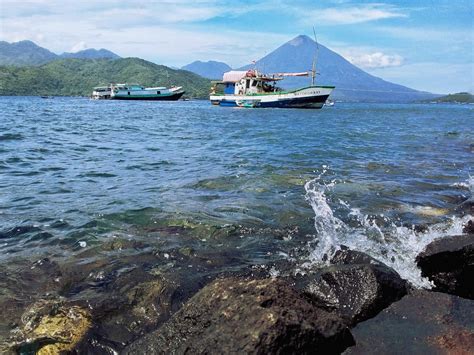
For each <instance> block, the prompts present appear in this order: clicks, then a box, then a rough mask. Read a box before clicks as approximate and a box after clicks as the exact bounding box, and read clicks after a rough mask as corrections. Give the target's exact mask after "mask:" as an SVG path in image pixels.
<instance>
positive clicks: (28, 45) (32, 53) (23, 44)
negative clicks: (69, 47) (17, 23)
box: [0, 41, 120, 66]
mask: <svg viewBox="0 0 474 355" xmlns="http://www.w3.org/2000/svg"><path fill="white" fill-rule="evenodd" d="M61 58H83V59H101V58H107V59H118V58H120V56H119V55H117V54H115V53H113V52H111V51H109V50H107V49H99V50H97V49H93V48H90V49H85V50H82V51H78V52H76V53H62V54H60V55H58V54H55V53H53V52H51V51H49V50H47V49H46V48H43V47H40V46H38V45H37V44H36V43H34V42H32V41H20V42H13V43H8V42H5V41H0V65H16V66H29V65H42V64H45V63H49V62H51V61H53V60H58V59H61Z"/></svg>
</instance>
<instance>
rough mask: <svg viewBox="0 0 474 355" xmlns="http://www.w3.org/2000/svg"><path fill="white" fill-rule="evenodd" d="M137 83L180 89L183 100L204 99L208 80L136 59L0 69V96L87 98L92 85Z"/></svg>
mask: <svg viewBox="0 0 474 355" xmlns="http://www.w3.org/2000/svg"><path fill="white" fill-rule="evenodd" d="M111 82H115V83H138V84H141V85H144V86H170V85H177V86H183V88H184V90H185V91H186V96H187V97H193V98H207V97H208V95H209V88H210V81H209V80H208V79H204V78H202V77H200V76H199V75H196V74H194V73H191V72H188V71H185V70H173V69H171V68H168V67H166V66H164V65H157V64H154V63H151V62H148V61H146V60H143V59H139V58H123V59H114V60H110V59H96V60H93V59H62V60H56V61H52V62H49V63H47V64H43V65H41V66H35V67H15V66H0V95H54V96H89V95H90V94H91V93H92V89H93V88H94V87H95V86H100V85H107V84H109V83H111Z"/></svg>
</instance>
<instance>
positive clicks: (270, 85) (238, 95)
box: [210, 70, 335, 108]
mask: <svg viewBox="0 0 474 355" xmlns="http://www.w3.org/2000/svg"><path fill="white" fill-rule="evenodd" d="M287 76H309V73H308V72H303V73H278V74H273V75H265V74H261V73H259V72H258V71H257V70H248V71H229V72H227V73H224V76H223V78H222V81H214V82H213V84H214V85H213V87H212V89H211V95H210V100H211V103H212V104H213V105H220V106H241V105H240V104H239V103H240V102H247V103H251V102H252V101H256V102H257V101H258V104H255V105H254V106H251V105H248V106H246V107H288V108H321V107H323V105H324V103H325V102H326V100H327V99H328V97H329V95H330V94H331V92H332V90H334V88H335V87H334V86H320V85H310V86H307V87H303V88H299V89H295V90H288V91H286V90H283V89H280V88H279V87H277V85H276V83H277V82H279V81H280V80H283V79H284V77H287ZM220 86H223V89H222V90H219V89H220Z"/></svg>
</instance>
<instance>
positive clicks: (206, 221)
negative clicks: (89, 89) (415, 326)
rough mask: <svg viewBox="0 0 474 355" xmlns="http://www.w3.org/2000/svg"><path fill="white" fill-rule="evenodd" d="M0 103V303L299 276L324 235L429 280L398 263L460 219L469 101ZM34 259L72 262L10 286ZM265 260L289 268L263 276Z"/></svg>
mask: <svg viewBox="0 0 474 355" xmlns="http://www.w3.org/2000/svg"><path fill="white" fill-rule="evenodd" d="M0 112H1V118H0V264H1V268H2V270H3V271H2V272H3V275H4V276H5V275H8V277H4V278H3V279H2V280H0V283H1V284H2V285H1V286H2V288H3V290H4V291H3V293H1V292H0V298H2V297H3V299H4V300H8V299H9V297H10V298H12V297H17V298H18V297H19V296H18V294H19V293H21V295H23V296H25V295H28V294H29V292H30V291H31V292H33V293H34V294H35V295H36V297H37V298H40V297H42V295H43V294H44V293H48V292H50V293H54V292H57V293H59V294H61V296H62V297H66V298H70V299H81V297H83V298H85V297H89V298H90V297H93V296H91V295H94V294H95V295H101V297H107V295H108V293H109V292H113V286H111V285H114V282H115V281H116V280H117V279H118V278H120V277H121V275H124V273H127V272H129V271H130V270H133V269H140V270H145V272H151V271H152V270H156V268H157V267H161V272H162V273H170V274H173V275H175V276H176V275H178V276H177V277H182V278H183V279H186V280H187V282H192V281H193V280H197V279H199V278H202V277H207V276H209V275H215V274H219V273H222V272H227V271H236V270H239V269H242V268H266V267H267V268H268V269H269V272H270V273H273V274H278V273H281V272H305V270H308V269H311V268H314V267H318V266H319V265H324V263H326V262H327V260H328V258H329V257H330V255H331V254H332V253H333V252H334V251H335V250H337V249H338V248H339V247H340V245H346V246H349V247H350V248H352V249H356V250H360V251H364V252H366V253H368V254H370V255H372V256H374V257H375V258H377V259H379V260H381V261H383V262H385V263H387V264H388V265H390V266H391V267H393V268H395V269H396V270H397V271H398V272H399V273H400V274H401V275H402V277H404V278H406V279H407V280H409V281H410V282H412V283H413V284H414V285H415V286H417V287H430V284H429V282H428V281H427V280H424V279H422V278H421V276H420V274H419V270H417V268H416V265H415V263H414V258H415V257H416V255H417V253H418V252H419V251H421V250H422V249H423V248H424V246H425V245H426V244H428V243H429V242H430V241H431V240H433V239H434V238H439V237H443V236H446V235H451V234H458V233H461V231H462V224H463V223H465V222H466V221H467V220H468V219H469V218H471V216H469V215H468V212H466V210H463V203H465V201H466V200H469V199H472V198H473V197H472V195H473V190H474V187H473V186H474V178H473V176H474V107H473V106H472V105H439V104H438V105H429V104H394V105H390V104H361V103H357V104H349V103H336V105H335V106H334V107H327V108H323V109H322V110H293V109H241V108H220V107H214V106H211V105H210V104H209V103H208V102H207V101H187V102H184V101H179V102H120V101H91V100H88V99H84V98H54V99H41V98H36V97H0ZM176 255H180V256H182V257H177V256H176ZM183 255H185V256H186V257H184V256H183ZM44 260H48V262H54V263H57V264H58V265H60V266H61V267H62V266H63V265H68V267H69V269H71V268H76V269H77V270H81V268H84V270H88V271H87V273H86V274H85V276H81V277H76V278H74V279H73V281H71V282H69V283H68V285H69V286H68V288H67V291H65V287H62V288H60V289H59V290H58V289H57V288H55V287H54V286H51V287H49V286H48V285H49V284H50V283H51V279H52V278H53V276H52V275H49V274H48V271H45V275H44V278H42V276H38V275H36V274H35V275H36V276H34V277H35V278H36V282H35V283H34V287H36V288H35V289H34V290H29V288H28V287H33V286H31V285H30V286H29V283H25V284H24V285H23V286H24V287H23V288H22V290H21V291H19V290H18V287H17V286H15V284H16V283H18V282H19V281H21V280H24V279H25V278H27V276H25V274H21V273H20V272H19V271H18V270H21V268H22V267H24V266H25V265H26V266H28V265H36V264H35V263H38V262H40V263H41V262H43V261H44ZM279 260H291V262H292V265H296V266H295V267H294V270H279V268H278V266H275V265H277V264H273V263H275V262H276V261H279ZM171 261H172V262H171ZM64 270H65V269H63V271H62V274H61V276H60V277H62V278H67V277H69V276H68V274H67V273H66V272H65V271H64ZM90 270H92V271H90ZM78 272H79V271H78ZM94 275H95V276H94ZM101 275H102V276H101ZM104 275H106V276H104ZM107 275H109V276H107ZM31 277H33V276H31ZM104 278H105V279H106V281H107V280H108V281H107V282H105V281H104V282H102V283H100V282H96V281H97V280H99V279H101V280H102V279H104ZM91 280H92V281H91ZM94 280H95V281H94ZM71 283H77V285H80V287H79V286H78V287H71V285H70V284H71ZM38 290H41V291H38ZM54 290H56V291H54ZM23 296H22V297H23ZM97 297H99V296H97ZM20 298H21V297H20ZM30 301H31V300H30ZM0 302H2V300H1V299H0ZM4 302H6V301H4ZM27 303H28V302H26V301H25V302H23V303H22V305H25V304H27ZM7 328H8V327H7V326H6V325H5V326H4V327H3V328H2V326H0V337H2V335H3V336H5V334H7V330H8V329H7ZM2 331H3V333H2Z"/></svg>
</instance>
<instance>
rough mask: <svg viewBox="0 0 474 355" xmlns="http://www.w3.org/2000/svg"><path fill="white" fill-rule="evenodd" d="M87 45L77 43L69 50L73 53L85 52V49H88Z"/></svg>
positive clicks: (81, 42)
mask: <svg viewBox="0 0 474 355" xmlns="http://www.w3.org/2000/svg"><path fill="white" fill-rule="evenodd" d="M87 48H88V47H87V44H86V42H84V41H80V42H77V43H76V44H75V45H74V46H72V48H71V49H70V50H69V52H71V53H76V52H79V51H83V50H84V49H87Z"/></svg>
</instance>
